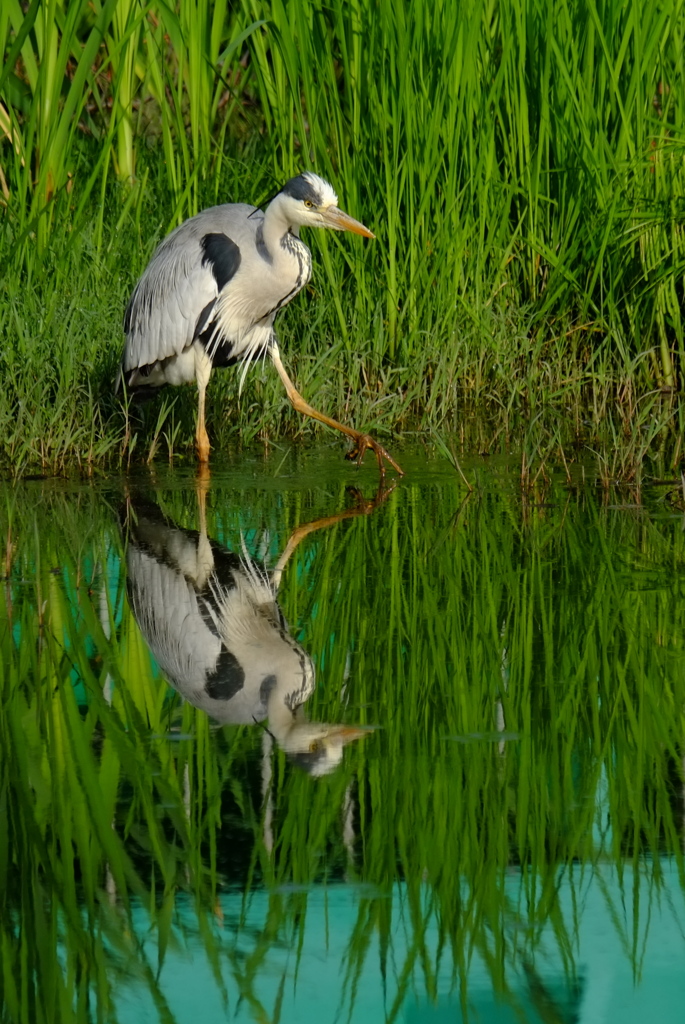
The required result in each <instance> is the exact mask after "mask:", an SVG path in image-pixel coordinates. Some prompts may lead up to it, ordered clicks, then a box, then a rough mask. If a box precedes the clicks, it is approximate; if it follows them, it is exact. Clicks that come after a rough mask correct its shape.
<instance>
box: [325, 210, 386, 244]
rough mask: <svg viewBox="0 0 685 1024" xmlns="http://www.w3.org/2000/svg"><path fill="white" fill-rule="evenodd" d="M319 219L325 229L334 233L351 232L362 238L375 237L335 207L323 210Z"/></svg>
mask: <svg viewBox="0 0 685 1024" xmlns="http://www.w3.org/2000/svg"><path fill="white" fill-rule="evenodd" d="M321 219H322V220H323V222H324V226H325V227H327V228H334V229H335V230H336V231H353V232H354V234H355V235H363V236H364V238H375V237H376V236H375V235H374V233H373V231H369V229H368V228H365V227H364V225H363V224H361V223H360V222H359V221H358V220H355V219H354V217H350V215H349V213H345V211H344V210H339V209H338V207H337V206H329V207H328V209H327V210H323V211H322V213H321Z"/></svg>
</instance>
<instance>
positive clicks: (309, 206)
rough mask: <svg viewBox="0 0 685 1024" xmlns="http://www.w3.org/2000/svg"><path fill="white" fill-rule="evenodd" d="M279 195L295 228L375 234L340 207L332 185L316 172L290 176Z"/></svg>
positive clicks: (369, 235) (365, 236)
mask: <svg viewBox="0 0 685 1024" xmlns="http://www.w3.org/2000/svg"><path fill="white" fill-rule="evenodd" d="M278 197H279V200H280V202H281V204H282V205H283V207H284V208H285V213H286V216H287V217H288V220H289V221H290V224H291V225H292V226H293V227H298V228H300V227H302V228H306V227H310V228H333V230H334V231H353V232H354V234H355V235H363V236H364V238H375V237H376V236H375V235H374V233H373V232H372V231H369V229H368V228H366V227H364V225H363V224H360V222H359V221H358V220H355V219H354V217H350V215H349V214H347V213H345V212H344V211H343V210H341V209H339V208H338V197H337V195H336V194H335V192H334V191H333V188H332V186H331V185H329V184H328V182H327V181H324V180H323V178H320V177H319V175H318V174H314V172H313V171H305V172H304V173H303V174H298V175H297V177H296V178H291V179H290V181H287V182H286V183H285V185H284V186H283V188H282V189H281V191H280V192H279V195H278Z"/></svg>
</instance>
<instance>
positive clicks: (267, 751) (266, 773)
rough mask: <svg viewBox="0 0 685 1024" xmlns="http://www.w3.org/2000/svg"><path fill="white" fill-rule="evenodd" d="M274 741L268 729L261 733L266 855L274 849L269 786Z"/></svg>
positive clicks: (271, 801)
mask: <svg viewBox="0 0 685 1024" xmlns="http://www.w3.org/2000/svg"><path fill="white" fill-rule="evenodd" d="M273 746H274V741H273V737H272V736H271V733H270V732H269V730H268V729H264V731H263V733H262V807H263V809H264V847H265V849H266V852H267V853H271V852H272V850H273V848H274V830H273V817H274V794H273V786H272V784H271V782H272V777H273V768H272V765H271V756H272V753H273Z"/></svg>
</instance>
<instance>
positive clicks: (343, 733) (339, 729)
mask: <svg viewBox="0 0 685 1024" xmlns="http://www.w3.org/2000/svg"><path fill="white" fill-rule="evenodd" d="M373 731H374V729H373V726H367V727H366V728H364V727H363V726H356V725H334V726H331V728H330V730H329V731H328V732H327V733H326V740H327V742H330V741H331V740H333V741H334V742H336V743H339V744H341V746H343V747H344V746H345V744H347V743H352V742H353V740H360V739H362V738H363V737H364V736H369V735H370V733H372V732H373Z"/></svg>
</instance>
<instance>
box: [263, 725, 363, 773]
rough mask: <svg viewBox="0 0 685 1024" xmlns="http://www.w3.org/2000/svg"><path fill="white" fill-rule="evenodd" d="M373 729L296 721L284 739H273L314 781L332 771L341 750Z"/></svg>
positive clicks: (341, 752) (337, 761)
mask: <svg viewBox="0 0 685 1024" xmlns="http://www.w3.org/2000/svg"><path fill="white" fill-rule="evenodd" d="M372 731H373V730H372V729H370V728H367V729H363V728H359V727H358V726H349V725H327V724H326V723H325V722H305V721H300V722H298V723H297V724H296V725H294V726H293V727H292V729H290V731H289V732H288V734H287V735H286V736H278V737H276V738H277V740H278V742H279V744H280V746H281V747H282V748H283V750H285V752H286V754H287V755H288V757H289V758H290V760H291V761H293V762H294V763H295V764H296V765H298V766H299V767H300V768H302V769H303V770H304V771H306V772H307V774H308V775H312V776H314V777H316V778H318V777H319V776H322V775H328V774H330V772H332V771H335V769H336V768H337V767H338V765H339V764H340V762H341V761H342V756H343V747H345V746H346V744H348V743H351V742H352V741H353V740H358V739H361V738H362V737H363V736H368V734H369V733H370V732H372Z"/></svg>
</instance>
